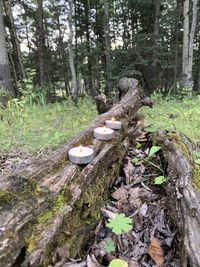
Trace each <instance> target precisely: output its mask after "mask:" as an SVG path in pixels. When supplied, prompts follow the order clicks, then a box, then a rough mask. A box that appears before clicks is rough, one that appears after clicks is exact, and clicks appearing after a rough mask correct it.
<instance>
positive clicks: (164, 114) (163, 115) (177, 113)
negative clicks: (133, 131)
mask: <svg viewBox="0 0 200 267" xmlns="http://www.w3.org/2000/svg"><path fill="white" fill-rule="evenodd" d="M154 98H155V105H154V108H153V109H150V108H148V107H142V109H141V111H142V113H143V114H144V115H145V122H146V124H150V125H153V126H155V127H157V128H162V129H176V130H178V131H180V132H182V133H184V134H186V135H187V136H189V137H190V138H191V139H192V140H200V96H195V97H193V98H186V97H185V98H184V99H183V100H177V99H174V98H161V97H154Z"/></svg>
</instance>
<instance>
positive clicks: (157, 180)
mask: <svg viewBox="0 0 200 267" xmlns="http://www.w3.org/2000/svg"><path fill="white" fill-rule="evenodd" d="M165 181H166V178H165V177H164V176H158V177H156V178H155V179H154V184H157V185H161V184H163V183H164V182H165Z"/></svg>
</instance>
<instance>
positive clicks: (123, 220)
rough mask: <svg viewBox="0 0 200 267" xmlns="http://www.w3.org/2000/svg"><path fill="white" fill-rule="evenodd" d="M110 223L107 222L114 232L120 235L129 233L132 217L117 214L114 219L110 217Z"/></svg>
mask: <svg viewBox="0 0 200 267" xmlns="http://www.w3.org/2000/svg"><path fill="white" fill-rule="evenodd" d="M108 221H109V223H107V224H106V226H107V227H108V228H110V229H111V230H112V232H113V233H115V234H117V235H120V234H122V233H128V232H129V231H130V230H131V229H132V219H130V218H129V217H126V216H125V214H123V213H120V214H116V215H115V218H114V219H108Z"/></svg>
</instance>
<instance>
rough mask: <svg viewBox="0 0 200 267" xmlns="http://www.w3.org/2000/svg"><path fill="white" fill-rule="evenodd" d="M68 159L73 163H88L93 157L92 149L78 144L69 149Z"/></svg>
mask: <svg viewBox="0 0 200 267" xmlns="http://www.w3.org/2000/svg"><path fill="white" fill-rule="evenodd" d="M68 153H69V160H70V161H71V162H73V163H75V164H78V165H79V164H80V165H84V164H88V163H89V162H91V161H92V160H93V158H94V150H93V149H92V148H89V147H84V146H79V147H74V148H71V149H70V150H69V152H68Z"/></svg>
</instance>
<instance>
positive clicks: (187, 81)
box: [182, 0, 197, 88]
mask: <svg viewBox="0 0 200 267" xmlns="http://www.w3.org/2000/svg"><path fill="white" fill-rule="evenodd" d="M189 11H190V1H189V0H185V1H184V6H183V16H184V32H183V66H182V86H183V87H186V88H193V77H192V65H193V43H194V35H195V30H196V24H197V0H193V12H192V24H191V29H190V21H189Z"/></svg>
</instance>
